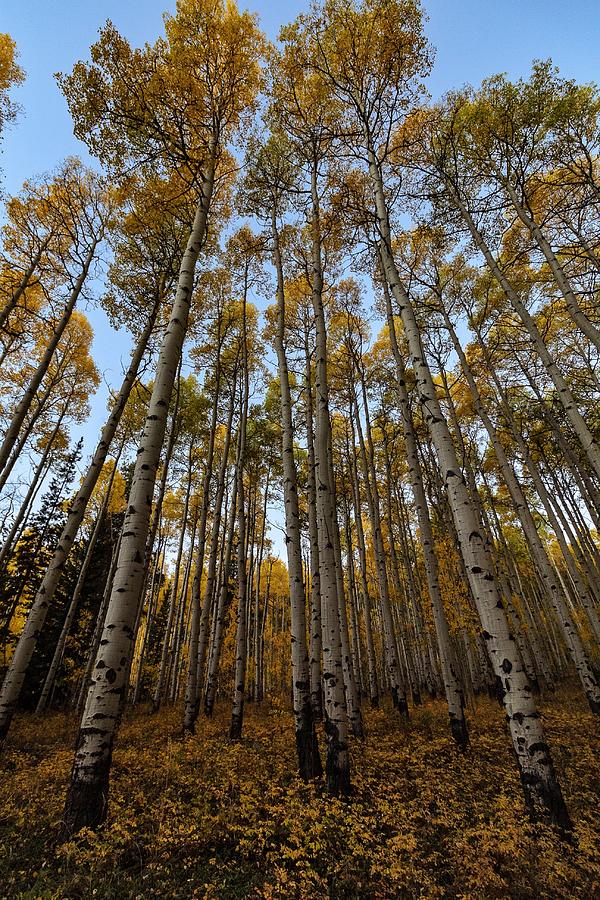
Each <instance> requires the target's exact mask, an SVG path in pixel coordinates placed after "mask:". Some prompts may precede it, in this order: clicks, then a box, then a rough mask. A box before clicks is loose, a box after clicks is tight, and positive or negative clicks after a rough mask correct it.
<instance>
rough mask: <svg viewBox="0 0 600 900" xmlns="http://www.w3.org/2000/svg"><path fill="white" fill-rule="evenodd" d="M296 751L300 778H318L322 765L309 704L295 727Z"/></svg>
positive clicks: (305, 779)
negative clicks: (299, 722) (297, 726)
mask: <svg viewBox="0 0 600 900" xmlns="http://www.w3.org/2000/svg"><path fill="white" fill-rule="evenodd" d="M296 751H297V753H298V773H299V775H300V778H302V779H303V780H304V781H310V780H311V779H313V778H319V777H320V776H321V775H322V774H323V765H322V763H321V756H320V754H319V742H318V739H317V732H316V730H315V726H314V721H313V717H312V710H311V708H310V706H309V707H308V708H307V709H306V710H303V711H302V715H301V725H300V727H299V728H297V729H296Z"/></svg>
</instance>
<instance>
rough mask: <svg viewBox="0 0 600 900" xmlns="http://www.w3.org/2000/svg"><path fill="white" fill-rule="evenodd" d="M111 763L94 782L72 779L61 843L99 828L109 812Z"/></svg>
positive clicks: (61, 831) (97, 775)
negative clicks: (87, 829) (82, 830)
mask: <svg viewBox="0 0 600 900" xmlns="http://www.w3.org/2000/svg"><path fill="white" fill-rule="evenodd" d="M109 772H110V762H109V763H107V764H104V765H103V771H102V772H101V773H99V774H96V773H95V775H94V780H93V781H88V780H85V781H84V780H83V779H78V778H77V777H76V776H72V777H71V782H70V784H69V789H68V791H67V799H66V802H65V811H64V813H63V818H62V822H61V826H60V832H59V841H61V842H62V841H68V840H69V839H70V838H71V837H73V835H75V834H77V833H78V832H79V831H81V829H82V828H98V826H99V825H102V823H103V822H104V821H105V820H106V815H107V812H108V784H109Z"/></svg>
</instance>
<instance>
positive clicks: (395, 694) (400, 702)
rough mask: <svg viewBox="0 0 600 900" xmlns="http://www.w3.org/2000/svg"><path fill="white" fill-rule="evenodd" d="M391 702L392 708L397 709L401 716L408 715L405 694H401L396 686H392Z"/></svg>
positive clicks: (407, 716) (406, 717) (406, 716)
mask: <svg viewBox="0 0 600 900" xmlns="http://www.w3.org/2000/svg"><path fill="white" fill-rule="evenodd" d="M392 703H393V704H394V709H397V710H398V712H399V713H400V715H401V716H403V717H404V718H405V719H408V718H409V717H410V712H409V709H408V700H407V699H406V694H401V693H400V691H399V690H398V689H397V688H392Z"/></svg>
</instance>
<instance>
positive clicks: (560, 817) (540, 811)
mask: <svg viewBox="0 0 600 900" xmlns="http://www.w3.org/2000/svg"><path fill="white" fill-rule="evenodd" d="M547 752H548V753H549V752H550V751H549V750H548V751H547ZM520 774H521V784H522V785H523V793H524V794H525V806H526V807H527V812H528V813H529V817H530V819H531V820H532V822H545V823H547V824H548V825H555V826H556V827H557V828H558V829H559V830H560V832H561V834H562V835H563V836H564V837H566V838H569V837H570V835H571V833H572V831H573V823H572V822H571V817H570V816H569V812H568V810H567V806H566V804H565V801H564V798H563V795H562V791H561V789H560V785H559V783H558V781H557V780H556V777H555V775H554V771H553V770H552V771H551V772H550V773H549V774H548V776H547V777H546V778H540V777H539V776H536V775H534V774H532V773H530V772H523V771H521V773H520Z"/></svg>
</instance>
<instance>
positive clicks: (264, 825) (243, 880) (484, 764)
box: [0, 689, 600, 900]
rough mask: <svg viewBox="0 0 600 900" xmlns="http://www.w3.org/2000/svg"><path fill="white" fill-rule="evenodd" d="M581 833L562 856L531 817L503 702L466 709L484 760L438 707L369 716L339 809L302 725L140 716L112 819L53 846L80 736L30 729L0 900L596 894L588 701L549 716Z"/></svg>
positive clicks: (274, 713)
mask: <svg viewBox="0 0 600 900" xmlns="http://www.w3.org/2000/svg"><path fill="white" fill-rule="evenodd" d="M542 708H543V717H544V724H545V728H546V731H547V734H548V738H549V741H550V744H551V746H552V748H553V752H554V759H555V763H556V767H557V769H558V772H559V775H560V778H561V782H562V786H563V791H564V794H565V797H566V800H567V803H568V806H569V809H570V811H571V815H572V818H573V821H574V823H575V839H574V840H573V842H572V843H570V844H569V843H565V842H564V841H562V840H561V839H560V837H559V836H558V835H557V834H555V833H554V831H553V830H552V829H551V828H546V827H543V826H540V825H537V826H533V825H531V824H529V823H528V822H527V820H526V819H525V817H524V814H523V807H522V798H521V790H520V785H519V780H518V776H517V771H516V767H515V764H514V762H513V759H512V757H511V752H510V750H509V743H508V737H507V733H506V730H505V727H504V723H503V714H502V712H501V710H500V709H499V707H498V706H497V705H496V704H494V703H493V702H491V701H488V700H479V701H478V703H477V720H476V717H475V712H474V711H473V710H469V719H470V723H471V748H470V750H469V752H467V753H465V754H462V755H461V754H460V753H458V752H457V751H456V750H455V749H454V747H453V745H452V742H451V739H450V737H449V732H448V728H447V716H446V712H445V708H444V704H443V703H442V702H428V703H426V704H424V705H423V706H420V707H418V708H416V709H415V710H414V711H413V713H412V716H411V720H410V722H409V723H408V724H403V723H402V722H400V721H399V720H398V719H397V717H395V716H394V715H393V714H392V713H391V712H390V711H388V710H375V711H371V710H365V720H366V727H367V731H368V734H367V739H366V741H365V742H364V744H361V743H359V742H354V744H353V747H352V766H353V783H354V794H353V796H352V798H351V800H350V801H349V802H344V801H338V800H333V799H330V798H329V797H327V795H326V794H324V792H323V788H322V785H319V784H316V785H315V784H313V785H305V784H303V783H302V782H301V781H299V780H298V779H297V778H296V777H295V774H294V771H295V747H294V736H293V723H292V718H291V715H290V713H289V711H288V710H287V709H284V708H282V707H281V706H274V707H273V706H271V707H270V708H267V707H265V708H263V709H257V708H254V707H253V706H252V705H251V704H248V705H247V710H246V718H245V723H244V740H243V741H242V742H241V743H237V744H233V743H230V742H229V741H227V740H226V739H225V737H224V734H226V731H227V723H228V710H227V709H226V708H225V706H223V708H222V709H221V710H220V711H219V713H218V714H217V715H216V716H215V718H214V719H213V720H212V721H208V722H207V721H206V720H201V721H200V723H199V728H198V734H197V735H196V736H194V737H191V738H187V739H185V740H181V738H180V737H179V736H178V730H179V723H180V715H181V713H180V710H179V709H168V710H163V711H161V712H160V713H159V714H158V715H157V716H150V715H149V714H148V712H147V711H145V710H140V711H139V712H137V713H135V714H134V715H130V716H128V718H127V719H126V721H125V722H124V723H123V725H122V728H121V732H120V735H119V740H118V746H117V749H116V751H115V754H114V765H113V776H112V782H111V797H110V804H111V805H110V816H109V820H108V822H107V824H106V825H105V827H103V828H102V829H101V830H100V831H98V832H97V833H92V832H84V833H82V834H81V835H79V837H78V838H77V840H74V841H72V842H70V843H67V844H63V845H62V846H57V845H56V841H55V836H56V832H57V823H58V822H59V820H60V816H61V812H62V805H63V802H64V792H65V785H66V782H67V778H68V775H69V770H70V767H71V763H72V757H73V749H72V746H73V739H74V735H75V732H76V722H75V720H74V719H73V718H72V717H70V718H67V717H66V716H64V715H62V714H50V715H48V716H46V717H45V718H44V719H36V718H35V717H33V716H22V717H20V718H19V720H18V721H17V722H16V723H15V727H14V731H13V734H12V735H11V738H10V743H9V745H8V747H7V749H6V750H5V753H4V756H3V758H2V760H1V761H0V897H2V898H11V900H12V898H23V900H34V898H60V900H62V898H88V897H89V898H92V897H93V898H102V900H108V898H121V897H124V898H129V897H131V898H144V900H145V898H151V897H176V898H188V897H189V898H191V897H198V898H200V897H206V898H252V897H256V898H259V897H265V898H300V900H304V898H399V897H406V898H412V897H432V898H433V897H436V898H437V897H442V898H504V897H511V898H513V897H514V898H574V897H581V898H590V900H591V898H596V897H599V896H600V752H599V747H600V741H599V737H600V727H599V725H598V723H597V722H596V721H595V720H594V718H593V717H592V715H591V714H590V713H589V712H588V711H587V710H586V707H585V705H584V702H583V701H582V699H581V697H580V694H579V693H578V692H577V691H576V690H575V689H573V690H572V691H570V690H563V691H561V692H560V693H558V694H557V695H556V696H555V697H553V698H545V700H544V702H543V703H542Z"/></svg>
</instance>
